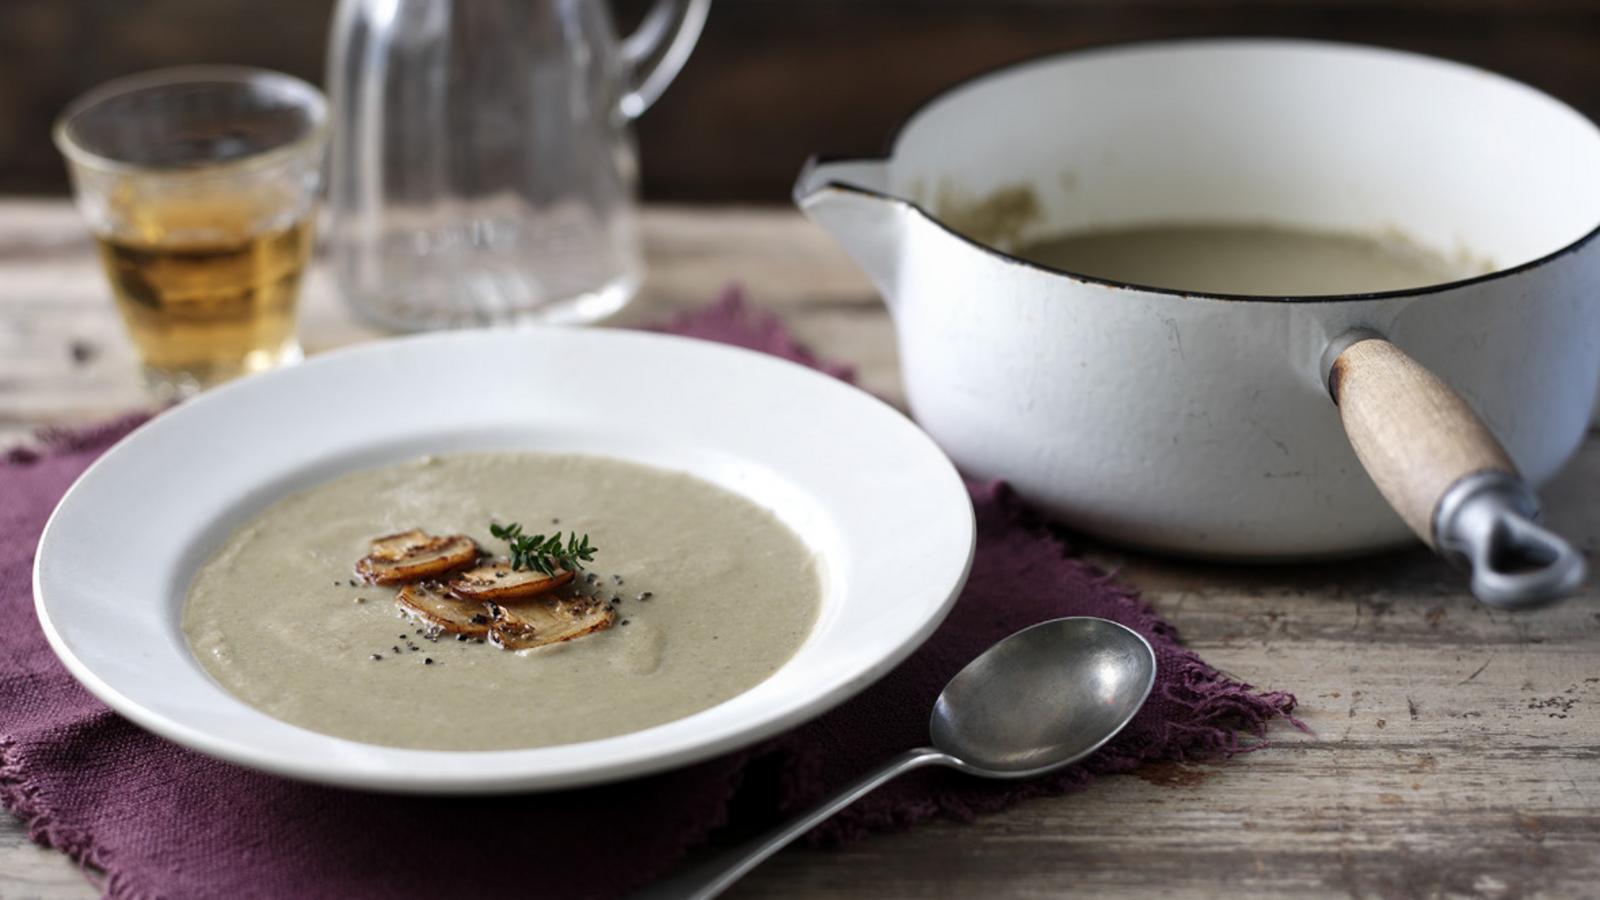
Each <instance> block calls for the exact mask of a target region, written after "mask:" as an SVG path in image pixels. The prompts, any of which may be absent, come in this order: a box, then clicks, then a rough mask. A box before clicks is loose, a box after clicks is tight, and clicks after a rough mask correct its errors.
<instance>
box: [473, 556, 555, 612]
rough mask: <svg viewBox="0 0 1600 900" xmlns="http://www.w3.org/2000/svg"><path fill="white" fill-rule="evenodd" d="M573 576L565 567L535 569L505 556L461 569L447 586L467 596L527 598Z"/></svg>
mask: <svg viewBox="0 0 1600 900" xmlns="http://www.w3.org/2000/svg"><path fill="white" fill-rule="evenodd" d="M571 580H572V573H571V572H568V571H567V570H565V569H558V570H556V574H554V575H546V574H545V573H543V572H538V571H535V570H533V569H513V568H511V563H509V562H506V561H505V560H503V559H496V560H490V561H489V562H485V563H480V564H478V565H476V566H473V567H472V568H470V569H467V570H466V571H465V572H457V573H456V574H455V575H454V576H453V577H451V579H450V581H449V582H448V583H447V585H446V586H447V587H449V588H450V591H451V593H453V594H455V595H456V596H457V597H460V598H461V599H463V600H493V601H495V602H501V601H507V600H527V599H529V598H532V597H539V596H543V595H545V594H548V593H550V592H551V591H553V590H555V589H556V588H558V587H561V586H562V585H564V584H566V583H567V582H569V581H571Z"/></svg>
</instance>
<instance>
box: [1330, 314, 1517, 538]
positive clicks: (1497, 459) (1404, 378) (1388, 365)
mask: <svg viewBox="0 0 1600 900" xmlns="http://www.w3.org/2000/svg"><path fill="white" fill-rule="evenodd" d="M1328 388H1329V390H1330V391H1331V392H1332V393H1333V398H1334V402H1336V403H1338V404H1339V419H1340V421H1342V422H1343V423H1344V433H1345V434H1346V435H1348V436H1349V438H1350V446H1351V447H1353V448H1355V451H1356V458H1358V459H1360V460H1361V465H1362V466H1363V467H1365V468H1366V470H1367V474H1368V475H1370V476H1371V477H1372V482H1373V483H1374V484H1376V485H1377V486H1378V490H1379V491H1380V492H1381V493H1382V494H1383V497H1384V499H1385V500H1388V501H1389V505H1390V506H1393V507H1394V509H1395V512H1398V513H1399V514H1400V518H1402V519H1404V520H1405V523H1406V524H1407V525H1409V526H1411V530H1412V531H1414V532H1416V535H1417V537H1419V538H1421V539H1422V540H1423V541H1424V542H1426V543H1427V544H1429V545H1430V546H1431V545H1432V544H1433V513H1434V510H1435V509H1437V508H1438V506H1439V500H1440V498H1442V497H1443V496H1444V494H1445V492H1446V491H1448V490H1449V489H1450V486H1451V485H1453V484H1455V483H1456V482H1458V481H1460V480H1461V479H1462V478H1465V477H1466V476H1468V475H1471V474H1473V473H1474V472H1489V471H1495V472H1509V473H1511V474H1516V471H1517V468H1516V466H1515V465H1513V464H1512V462H1511V460H1510V458H1509V457H1507V456H1506V451H1505V449H1504V448H1502V447H1501V446H1500V442H1499V441H1498V440H1496V439H1495V436H1494V435H1493V434H1490V433H1489V429H1488V428H1487V427H1485V426H1484V424H1483V422H1482V421H1481V420H1480V419H1479V418H1478V415H1477V413H1475V412H1473V410H1472V407H1470V406H1468V405H1467V401H1465V400H1463V399H1461V397H1460V396H1459V395H1457V394H1456V392H1455V391H1452V390H1450V386H1449V385H1447V384H1445V383H1444V382H1443V381H1441V380H1439V377H1438V376H1437V375H1434V374H1433V373H1432V372H1429V371H1428V370H1427V369H1425V368H1423V366H1422V363H1419V362H1417V361H1416V360H1414V359H1412V358H1411V357H1409V356H1407V355H1406V353H1405V351H1403V350H1401V349H1400V348H1399V347H1396V346H1395V345H1394V344H1391V343H1389V342H1388V341H1386V340H1383V339H1382V338H1368V339H1366V340H1363V341H1357V342H1356V343H1354V344H1352V345H1350V346H1349V347H1347V348H1346V349H1345V351H1344V352H1343V353H1341V354H1339V358H1338V359H1335V360H1334V361H1333V367H1332V369H1331V371H1330V372H1329V375H1328Z"/></svg>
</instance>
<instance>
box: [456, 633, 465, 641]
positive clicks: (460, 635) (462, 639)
mask: <svg viewBox="0 0 1600 900" xmlns="http://www.w3.org/2000/svg"><path fill="white" fill-rule="evenodd" d="M466 639H467V636H466V635H464V634H458V635H456V640H457V641H464V640H466Z"/></svg>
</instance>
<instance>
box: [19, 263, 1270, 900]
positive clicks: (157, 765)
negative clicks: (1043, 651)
mask: <svg viewBox="0 0 1600 900" xmlns="http://www.w3.org/2000/svg"><path fill="white" fill-rule="evenodd" d="M662 330H666V331H672V332H676V333H680V334H690V335H693V336H696V337H700V338H705V339H708V340H717V341H724V342H727V343H732V344H739V345H741V346H746V347H751V348H754V349H758V350H763V351H766V352H771V353H777V354H779V355H782V356H785V357H788V358H790V359H795V360H797V361H800V362H803V363H805V364H807V365H812V366H815V367H818V368H822V369H824V370H825V371H829V372H831V373H833V374H836V375H839V376H840V377H848V369H843V368H836V367H829V366H826V365H825V364H823V363H821V362H820V361H819V360H817V359H816V358H815V357H813V356H811V354H810V353H809V352H807V351H806V350H805V349H804V348H802V347H800V346H799V345H798V344H796V343H795V342H794V340H793V338H792V337H791V336H790V335H789V333H788V332H787V331H786V330H785V329H784V328H783V327H782V325H781V324H780V323H779V322H778V321H777V320H776V319H775V318H774V317H772V316H769V315H765V314H761V313H757V312H754V311H752V310H751V309H749V308H748V307H747V306H746V305H745V304H744V302H743V300H742V298H741V296H740V295H739V294H738V292H737V291H730V292H729V293H727V294H725V295H724V296H723V297H722V298H721V299H720V300H719V301H718V302H717V303H715V304H714V305H712V306H710V307H708V308H706V309H705V310H702V311H700V312H695V313H691V314H688V315H685V316H683V317H681V318H680V319H678V320H677V321H675V322H673V323H672V324H671V325H670V326H668V327H667V328H665V329H662ZM138 422H139V419H138V418H131V419H126V420H123V421H119V422H115V423H110V424H107V425H104V426H101V427H99V428H96V429H92V430H88V431H80V432H54V433H49V434H46V435H43V440H42V444H43V446H42V448H41V449H40V450H37V451H27V450H14V451H12V452H11V453H10V454H8V455H7V456H6V457H5V458H4V460H3V461H0V615H3V616H4V621H5V622H7V623H8V627H7V628H5V629H4V630H3V631H0V802H3V803H4V805H5V806H6V807H7V808H8V809H10V810H11V811H12V812H13V813H15V814H16V815H18V816H20V817H22V818H23V819H24V820H25V821H26V822H27V823H28V829H29V833H30V834H31V836H32V837H33V839H34V840H36V841H38V842H39V843H41V844H44V845H47V846H51V847H56V848H59V849H61V850H63V851H65V852H66V853H68V854H69V855H70V856H71V857H72V858H73V859H76V860H78V861H79V862H81V863H84V864H86V865H92V866H94V867H96V868H98V869H100V870H101V871H102V872H104V873H105V875H104V887H105V890H106V892H107V894H108V895H110V896H113V897H119V898H146V897H234V898H243V897H297V898H318V897H328V898H352V897H436V896H474V897H527V896H540V897H569V896H570V897H613V896H617V895H618V894H620V893H622V892H624V891H627V890H629V889H631V888H633V887H636V886H638V885H640V884H642V883H644V882H646V881H648V880H650V879H652V878H654V877H656V876H658V875H660V874H662V873H664V872H666V871H667V870H669V869H670V868H671V867H672V866H673V865H674V864H675V863H676V862H677V861H678V860H679V859H681V858H682V857H683V855H684V854H685V853H686V852H687V851H688V850H689V849H690V848H691V847H693V846H695V845H696V844H699V843H701V842H703V841H704V840H706V839H707V837H708V836H709V835H711V834H712V832H714V831H715V830H717V829H719V828H722V827H724V826H732V827H735V828H737V827H750V826H751V825H753V824H759V823H760V822H762V821H765V820H767V819H770V818H772V817H775V816H777V815H779V814H781V813H783V812H786V811H791V810H795V809H798V808H800V807H803V806H804V805H806V804H808V803H810V802H811V801H813V800H815V799H817V798H819V797H820V796H821V795H822V794H824V793H825V792H827V790H828V789H829V788H830V787H832V786H834V785H837V784H839V783H841V782H842V781H844V780H845V779H847V778H850V777H851V776H853V775H856V774H858V773H860V772H862V771H864V770H865V769H866V768H868V767H869V766H871V765H873V764H874V763H875V762H877V761H879V760H881V759H883V758H885V757H887V756H889V755H891V754H893V753H896V752H898V751H900V750H904V749H906V748H909V747H912V746H916V745H918V744H921V743H924V742H926V740H927V731H926V725H927V714H928V710H929V709H930V707H931V705H932V703H933V699H934V697H935V696H936V695H937V693H938V691H939V689H940V688H941V687H942V686H943V685H944V682H945V681H946V680H947V679H948V678H949V677H950V676H951V675H952V674H954V673H955V672H956V671H957V670H958V669H960V668H961V667H962V666H963V665H964V664H965V663H966V662H967V661H968V660H970V659H972V658H973V657H974V656H976V655H977V654H978V653H980V652H981V651H982V650H983V649H984V648H986V647H987V646H989V645H990V644H991V643H993V642H994V641H996V640H999V639H1000V638H1002V637H1004V636H1005V635H1007V634H1009V633H1011V632H1013V631H1016V630H1018V629H1020V628H1023V627H1025V626H1027V625H1031V624H1033V623H1035V622H1039V621H1042V620H1045V619H1051V618H1056V617H1059V616H1068V615H1091V616H1101V617H1104V618H1107V619H1112V620H1115V621H1118V622H1121V623H1123V624H1125V625H1128V626H1130V627H1132V628H1134V629H1135V630H1137V631H1138V632H1139V633H1141V634H1143V635H1144V636H1145V637H1146V638H1147V639H1148V640H1149V641H1150V643H1151V644H1152V646H1154V647H1155V650H1156V656H1157V660H1158V662H1159V676H1158V680H1157V683H1156V687H1155V690H1154V692H1153V693H1152V694H1151V697H1150V700H1149V702H1148V704H1147V705H1146V706H1145V708H1144V709H1143V711H1142V712H1141V713H1140V714H1139V716H1138V717H1137V718H1136V719H1135V720H1134V721H1133V723H1132V724H1131V725H1130V726H1129V727H1128V728H1127V729H1126V730H1125V731H1124V732H1123V733H1122V734H1121V735H1119V736H1118V738H1117V739H1116V740H1115V741H1113V742H1112V743H1111V744H1109V745H1107V746H1106V747H1105V748H1103V749H1102V750H1101V751H1100V752H1098V753H1096V754H1095V755H1094V756H1093V757H1091V758H1090V759H1089V760H1087V761H1086V762H1085V763H1083V764H1082V765H1079V766H1076V767H1074V768H1072V769H1070V770H1068V771H1066V772H1064V773H1062V774H1059V775H1057V776H1053V777H1049V778H1045V779H1040V780H1037V781H1032V782H1027V783H1021V784H1018V783H995V782H983V781H979V780H976V779H971V778H966V777H963V776H961V775H957V774H955V773H951V772H946V771H940V770H925V771H921V772H916V773H913V774H912V775H910V776H907V777H904V778H902V779H900V780H898V781H896V782H894V783H892V784H890V785H888V786H886V787H884V788H882V789H880V790H878V791H877V792H876V793H874V794H872V795H870V796H868V797H867V798H865V799H864V800H862V801H860V802H858V803H857V804H855V805H854V806H852V807H851V808H850V809H848V810H847V811H845V812H844V813H843V814H841V815H839V816H838V817H836V818H835V819H833V820H831V821H830V822H828V823H827V824H825V825H823V826H822V827H821V828H819V829H817V831H815V832H814V833H813V835H812V839H813V840H815V841H820V842H824V843H835V842H840V841H845V840H849V839H851V838H853V837H855V836H857V835H859V834H860V833H861V832H863V831H864V830H866V829H877V828H900V827H905V826H908V825H911V824H914V823H916V822H919V821H922V820H924V819H927V818H929V817H931V816H935V815H944V816H950V817H954V818H957V819H968V818H970V817H972V816H973V815H975V814H978V813H983V812H988V811H992V810H998V809H1001V808H1003V807H1006V806H1009V805H1011V804H1013V803H1016V802H1017V801H1018V800H1020V799H1023V798H1025V797H1030V796H1037V795H1042V794H1059V793H1062V792H1065V791H1070V790H1074V789H1077V788H1081V787H1082V786H1084V785H1085V784H1086V783H1087V782H1088V781H1089V780H1090V778H1091V777H1092V776H1093V775H1095V774H1101V773H1107V772H1123V771H1127V770H1129V769H1132V768H1134V767H1136V766H1138V765H1139V764H1140V763H1142V762H1146V761H1151V760H1174V759H1193V758H1199V757H1207V756H1216V755H1220V754H1228V753H1232V752H1236V751H1239V750H1243V749H1248V747H1249V746H1250V745H1249V744H1248V743H1241V741H1240V735H1241V732H1245V733H1249V734H1254V735H1261V734H1262V733H1264V730H1265V728H1266V723H1267V721H1268V720H1270V719H1272V718H1273V717H1276V716H1287V715H1288V714H1289V713H1290V712H1291V711H1292V709H1293V708H1294V703H1295V701H1294V698H1293V697H1292V696H1290V695H1288V694H1284V693H1276V692H1272V693H1263V692H1258V691H1256V690H1254V689H1252V688H1251V687H1250V686H1249V685H1245V684H1241V683H1239V682H1237V681H1234V680H1232V679H1229V678H1227V677H1225V676H1223V675H1222V674H1220V673H1219V672H1217V671H1216V670H1215V669H1213V668H1211V667H1210V666H1208V665H1206V664H1205V663H1204V662H1203V661H1201V660H1200V659H1199V657H1197V656H1195V654H1193V653H1191V652H1190V651H1188V650H1185V649H1183V648H1182V647H1180V646H1179V645H1178V642H1177V634H1176V632H1175V631H1174V630H1173V628H1172V627H1171V626H1170V625H1168V624H1167V623H1165V622H1164V621H1162V620H1161V619H1160V618H1158V617H1157V616H1156V615H1155V614H1154V613H1153V612H1152V611H1151V610H1150V608H1149V607H1147V606H1146V605H1145V604H1144V603H1142V602H1141V601H1140V600H1139V599H1138V598H1137V597H1136V596H1135V595H1134V594H1133V593H1132V592H1131V591H1129V590H1128V589H1127V588H1125V587H1123V586H1121V585H1119V584H1117V583H1116V582H1115V581H1113V580H1112V579H1111V578H1110V577H1108V576H1107V575H1105V574H1103V573H1101V572H1099V571H1097V570H1096V569H1094V568H1093V567H1092V566H1090V565H1088V564H1087V563H1084V562H1082V561H1079V560H1076V559H1073V558H1071V557H1069V556H1068V555H1067V548H1066V547H1065V546H1064V545H1063V544H1062V543H1061V541H1060V540H1059V539H1058V538H1057V537H1055V536H1054V535H1053V534H1052V533H1051V532H1050V531H1049V530H1048V529H1046V528H1044V527H1043V526H1042V525H1041V524H1040V523H1039V522H1038V521H1036V520H1035V518H1034V517H1033V516H1032V515H1031V514H1030V513H1029V511H1028V510H1027V509H1026V508H1025V507H1024V505H1023V504H1021V503H1020V502H1019V501H1018V500H1017V499H1016V498H1015V497H1014V496H1012V494H1011V493H1010V492H1009V491H1007V490H1006V488H1005V487H1004V486H1002V485H998V484H969V489H970V490H971V493H972V498H973V503H974V505H975V507H976V509H977V519H978V543H977V558H976V561H975V563H974V565H973V569H972V577H971V581H970V583H969V584H968V586H967V589H966V591H965V592H964V593H963V594H962V596H961V599H960V601H959V602H958V603H957V604H956V606H955V609H954V610H953V611H952V612H951V614H950V617H949V618H948V619H947V620H946V621H945V622H944V624H943V625H942V626H941V627H940V628H939V630H938V631H937V632H936V633H935V634H934V635H933V637H932V638H930V639H929V640H928V642H927V643H926V644H925V645H924V646H923V647H922V648H921V649H920V650H918V651H917V652H916V653H915V654H914V655H912V656H911V657H910V658H909V659H908V660H907V661H906V662H905V663H903V664H902V665H901V666H900V667H899V668H897V669H895V670H894V671H893V672H892V673H890V674H889V675H887V676H886V677H884V678H883V679H882V680H881V681H879V682H878V683H877V684H875V685H873V686H872V687H870V688H868V689H867V690H865V691H863V692H862V693H861V694H860V695H859V696H857V697H856V698H854V699H853V700H851V701H849V702H847V703H845V704H844V705H842V706H840V707H839V708H838V709H836V710H834V711H833V712H830V713H828V714H826V715H824V716H822V717H821V718H819V719H817V720H815V721H813V722H810V723H808V724H806V725H804V726H801V727H800V728H797V729H796V730H794V731H792V732H790V733H788V734H785V735H781V736H779V737H777V738H775V739H772V740H770V741H767V742H765V743H763V744H761V745H759V746H756V747H752V748H749V749H746V750H742V751H738V752H735V753H731V754H729V755H726V756H722V757H718V758H716V759H713V760H709V761H707V762H703V763H699V764H697V765H693V766H690V767H687V768H684V769H680V770H677V771H674V772H668V773H664V774H660V775H656V776H651V777H647V778H643V779H638V780H635V781H630V782H626V783H621V784H614V785H607V786H602V787H597V788H588V789H584V790H577V791H568V792H563V793H554V794H537V795H524V796H512V797H489V798H414V797H395V796H385V795H377V794H365V793H361V792H357V791H347V790H339V789H334V788H326V787H317V786H313V785H307V784H300V783H297V782H292V781H286V780H284V779H281V778H276V777H273V776H270V775H264V774H260V773H257V772H253V771H250V770H247V769H242V768H239V767H237V766H233V765H230V764H228V763H223V762H219V761H217V760H213V759H210V758H207V757H204V756H201V755H199V754H196V753H192V752H190V751H188V750H185V749H183V748H181V747H178V746H177V745H175V744H171V743H168V742H167V741H165V740H163V739H161V738H158V737H155V736H154V735H151V734H149V733H147V732H145V731H142V730H141V729H139V728H137V727H135V726H133V725H131V724H129V723H128V722H126V721H124V720H123V719H121V718H120V717H118V716H117V715H116V714H114V713H112V712H111V711H110V710H109V709H107V708H106V707H105V706H104V705H102V704H101V703H100V702H99V701H97V700H95V699H94V698H93V697H91V696H90V695H89V694H88V693H87V692H86V691H84V690H83V689H82V688H81V687H79V686H78V684H77V683H76V682H75V681H73V680H72V678H71V677H70V676H69V675H68V674H67V672H66V670H65V669H63V668H62V667H61V665H60V663H58V662H57V660H56V659H55V657H54V655H52V653H51V652H50V650H49V648H48V647H47V646H46V644H45V640H44V636H43V634H42V633H41V632H40V630H39V627H38V624H37V622H36V620H35V618H34V614H33V604H32V595H31V589H30V583H31V576H30V571H31V567H32V561H33V551H34V545H35V542H36V541H37V540H38V536H39V531H40V529H41V528H42V527H43V525H44V522H45V519H46V517H47V516H48V515H49V513H50V510H51V508H52V507H53V506H54V504H55V502H56V501H57V499H59V497H60V496H61V494H62V492H63V491H65V490H66V488H67V486H68V485H70V484H71V483H72V481H73V479H74V478H76V477H77V476H78V474H79V473H80V472H82V471H83V469H84V468H85V467H86V466H87V465H88V464H89V463H90V462H92V461H93V460H94V459H95V457H97V456H98V455H99V454H100V453H101V452H103V451H104V450H105V449H106V448H107V447H109V446H110V445H111V444H112V443H113V442H114V441H115V440H116V439H117V438H118V437H120V436H121V435H123V434H125V433H126V432H127V431H128V430H129V429H131V428H132V427H134V426H135V425H137V424H138Z"/></svg>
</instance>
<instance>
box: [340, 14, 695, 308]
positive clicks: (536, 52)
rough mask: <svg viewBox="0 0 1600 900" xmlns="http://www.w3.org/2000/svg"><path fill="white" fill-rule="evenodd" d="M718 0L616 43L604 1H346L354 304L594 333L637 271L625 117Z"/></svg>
mask: <svg viewBox="0 0 1600 900" xmlns="http://www.w3.org/2000/svg"><path fill="white" fill-rule="evenodd" d="M710 5H711V0H657V2H656V4H655V6H654V7H652V9H651V10H650V12H649V13H648V14H647V15H646V16H645V18H644V20H643V22H642V23H641V24H640V26H639V28H638V30H637V31H636V32H635V33H634V34H632V35H630V36H628V37H627V38H626V39H625V40H621V41H619V40H618V39H617V37H616V34H615V30H614V29H613V27H612V23H611V16H610V13H609V11H608V9H607V8H606V6H605V5H604V4H603V3H602V2H601V0H340V2H339V5H338V7H337V9H336V10H335V13H334V27H333V35H332V39H331V43H330V48H329V59H328V78H329V82H330V87H331V93H332V97H333V107H334V114H335V116H336V119H335V121H336V127H335V128H334V141H333V152H332V171H331V173H330V176H329V208H330V212H331V221H330V226H331V227H330V230H329V237H328V244H329V252H330V255H331V261H332V264H333V269H334V273H335V276H336V278H337V280H338V283H339V286H340V288H341V290H342V291H343V293H344V296H345V298H346V300H347V302H349V303H350V304H351V305H352V306H353V307H354V308H355V310H356V311H357V312H359V313H360V314H362V315H363V316H365V317H366V318H368V319H371V320H373V321H375V322H377V323H379V324H381V325H383V326H386V327H389V328H396V329H401V330H420V329H429V328H450V327H461V326H470V325H482V324H501V323H512V322H524V321H541V322H556V323H583V322H592V321H595V320H597V319H600V318H602V317H604V316H607V315H609V314H611V313H613V312H615V311H616V310H618V309H620V308H621V307H622V306H623V305H624V304H626V303H627V302H628V300H629V299H630V298H631V297H632V296H633V293H634V291H635V290H636V289H637V288H638V285H639V281H640V278H641V277H642V274H643V264H642V261H641V258H640V252H639V238H638V233H637V222H636V211H635V201H634V190H635V181H636V179H637V170H638V163H637V159H636V156H635V152H634V147H633V141H632V137H631V136H630V134H629V130H628V122H629V120H631V119H633V118H635V117H637V116H638V115H639V114H640V113H642V112H644V110H645V109H646V108H647V107H648V106H649V105H650V104H651V103H652V102H653V101H654V100H655V99H656V98H657V97H658V96H660V94H661V92H662V91H663V90H664V89H665V88H666V86H667V84H668V82H670V81H671V80H672V78H673V76H675V75H676V74H677V73H678V70H679V69H680V68H682V66H683V64H684V62H685V60H686V59H687V58H688V56H689V53H690V51H691V50H692V49H693V47H694V43H695V40H696V39H697V38H698V37H699V35H700V29H701V27H702V26H703V25H704V23H705V17H706V12H707V10H708V9H709V7H710Z"/></svg>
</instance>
